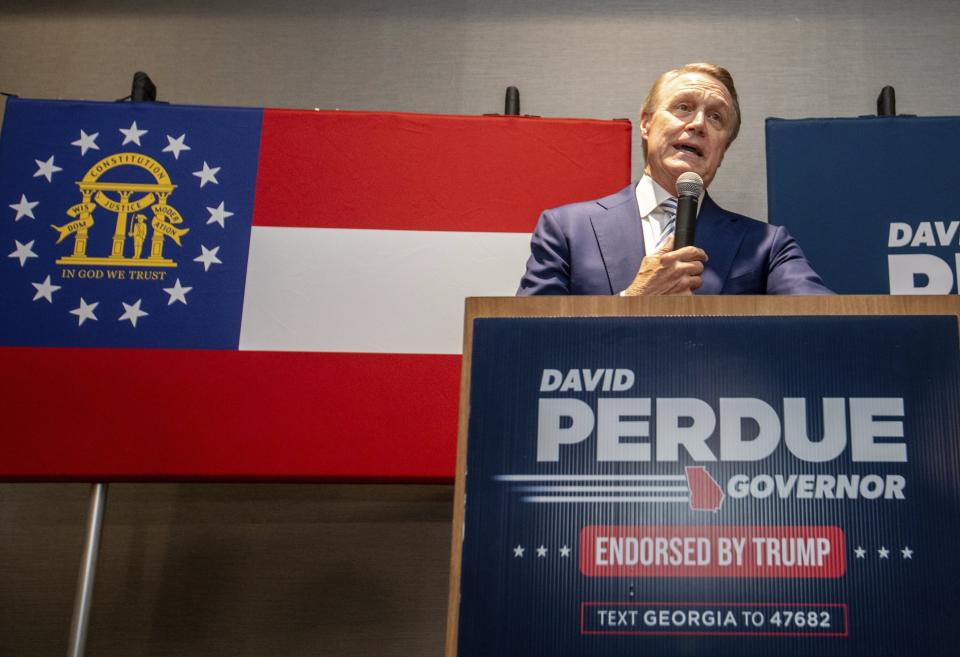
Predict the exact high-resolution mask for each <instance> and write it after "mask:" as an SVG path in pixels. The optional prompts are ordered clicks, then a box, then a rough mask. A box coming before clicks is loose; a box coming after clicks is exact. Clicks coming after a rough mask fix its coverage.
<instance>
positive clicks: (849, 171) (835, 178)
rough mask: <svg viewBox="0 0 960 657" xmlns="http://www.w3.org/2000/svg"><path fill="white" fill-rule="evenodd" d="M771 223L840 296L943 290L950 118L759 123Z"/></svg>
mask: <svg viewBox="0 0 960 657" xmlns="http://www.w3.org/2000/svg"><path fill="white" fill-rule="evenodd" d="M766 136H767V203H768V216H769V220H770V223H772V224H778V225H783V226H786V227H787V228H788V229H789V230H790V232H791V233H792V234H793V235H794V237H796V238H797V241H798V242H799V244H800V246H801V247H802V248H803V251H804V253H805V254H806V255H807V257H808V259H809V260H810V262H811V263H812V264H813V266H814V268H815V269H816V270H817V272H818V273H819V274H820V275H821V276H822V277H823V279H824V281H825V282H826V284H827V285H828V286H829V287H830V288H831V289H833V290H835V291H836V292H839V293H842V294H888V293H890V294H950V293H955V292H956V291H957V277H958V273H960V267H958V264H960V247H958V243H960V212H958V211H957V209H956V206H957V200H956V193H955V191H954V189H955V187H956V184H955V181H954V175H955V174H954V173H953V166H952V158H953V155H952V154H953V153H954V152H956V151H957V149H958V147H960V118H957V117H906V116H898V117H862V118H848V119H804V120H783V119H767V123H766Z"/></svg>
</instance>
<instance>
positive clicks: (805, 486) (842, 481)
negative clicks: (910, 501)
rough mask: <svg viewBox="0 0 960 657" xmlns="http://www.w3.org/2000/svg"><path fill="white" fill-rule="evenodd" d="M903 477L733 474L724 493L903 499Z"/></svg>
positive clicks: (763, 497) (760, 496)
mask: <svg viewBox="0 0 960 657" xmlns="http://www.w3.org/2000/svg"><path fill="white" fill-rule="evenodd" d="M906 487H907V480H906V479H905V478H904V477H903V476H902V475H896V474H888V475H883V476H881V475H877V474H867V475H859V474H852V475H845V474H838V475H828V474H819V475H812V474H802V475H796V474H791V475H782V474H776V475H768V474H761V475H757V476H755V477H750V476H748V475H745V474H738V475H734V476H732V477H731V478H730V481H729V482H727V494H728V495H729V496H730V497H732V498H734V499H743V498H745V497H752V498H755V499H765V498H767V497H770V496H774V495H775V496H776V497H779V498H780V499H788V498H796V499H801V500H803V499H816V500H843V499H850V500H854V499H861V498H862V499H866V500H876V499H879V498H881V497H882V498H883V499H885V500H903V499H906V496H905V495H904V489H905V488H906Z"/></svg>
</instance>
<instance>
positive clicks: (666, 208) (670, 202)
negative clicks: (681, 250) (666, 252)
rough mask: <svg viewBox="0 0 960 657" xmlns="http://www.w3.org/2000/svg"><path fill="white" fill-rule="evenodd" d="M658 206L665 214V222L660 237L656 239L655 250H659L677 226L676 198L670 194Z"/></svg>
mask: <svg viewBox="0 0 960 657" xmlns="http://www.w3.org/2000/svg"><path fill="white" fill-rule="evenodd" d="M660 208H662V209H663V212H664V214H666V215H667V223H665V224H664V225H663V232H661V233H660V239H658V240H657V246H656V248H655V249H654V250H655V251H659V250H660V249H661V248H662V247H663V245H664V244H666V242H667V240H668V239H670V236H671V235H673V231H674V230H675V229H676V227H677V199H675V198H674V197H672V196H671V197H670V198H668V199H667V200H666V201H664V202H663V203H661V204H660Z"/></svg>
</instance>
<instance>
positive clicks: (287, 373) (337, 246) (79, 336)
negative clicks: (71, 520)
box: [0, 99, 630, 480]
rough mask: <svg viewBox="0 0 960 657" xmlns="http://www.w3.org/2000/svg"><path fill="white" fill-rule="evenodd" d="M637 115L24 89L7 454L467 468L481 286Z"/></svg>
mask: <svg viewBox="0 0 960 657" xmlns="http://www.w3.org/2000/svg"><path fill="white" fill-rule="evenodd" d="M629 149H630V125H629V123H628V122H625V121H590V120H543V119H536V118H524V117H509V118H508V117H456V116H427V115H414V114H385V113H367V112H319V111H313V112H310V111H301V110H263V109H242V108H206V107H190V106H172V105H163V104H154V103H94V102H75V101H71V102H55V101H34V100H21V99H10V100H8V102H7V107H6V112H5V116H4V127H3V133H2V141H0V210H2V213H0V318H2V321H0V360H2V361H3V362H4V365H3V369H4V372H5V374H6V375H7V379H8V380H9V381H16V382H17V383H16V384H15V385H14V386H13V387H14V391H13V393H12V395H11V396H10V397H9V399H8V401H9V402H10V408H14V409H17V410H16V412H15V413H14V414H13V416H14V417H13V420H12V427H11V428H12V431H11V434H10V435H12V436H15V439H13V440H8V441H4V442H3V443H0V476H6V477H8V478H11V477H12V478H25V479H29V478H49V477H56V478H66V479H70V478H90V477H94V476H97V477H104V478H126V477H131V478H137V477H160V478H170V477H207V476H213V477H216V476H230V477H248V478H278V477H343V478H353V479H356V478H361V479H362V478H367V477H386V478H392V479H420V480H446V479H448V478H449V477H451V476H452V473H453V461H454V458H453V455H454V443H455V435H456V406H457V388H458V375H459V356H458V354H459V353H460V351H461V340H462V338H461V335H462V333H461V323H462V316H463V299H464V297H466V296H499V295H512V294H513V293H514V291H515V289H516V286H517V284H518V281H519V278H520V275H521V274H522V272H523V266H524V262H525V260H526V257H527V255H528V253H529V250H528V243H529V233H530V230H531V229H532V228H533V225H534V224H535V221H536V217H537V215H538V213H539V212H540V211H541V210H542V209H543V208H545V207H550V206H556V205H559V204H562V203H565V202H570V201H575V200H582V199H585V198H592V197H599V196H602V195H605V194H607V193H610V192H612V191H616V190H617V189H618V188H620V187H622V186H623V185H624V184H626V182H627V180H628V179H629V166H630V164H629V160H630V150H629Z"/></svg>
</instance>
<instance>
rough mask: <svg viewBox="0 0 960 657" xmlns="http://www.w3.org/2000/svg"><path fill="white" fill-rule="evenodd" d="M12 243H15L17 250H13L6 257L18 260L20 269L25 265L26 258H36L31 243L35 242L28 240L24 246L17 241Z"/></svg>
mask: <svg viewBox="0 0 960 657" xmlns="http://www.w3.org/2000/svg"><path fill="white" fill-rule="evenodd" d="M13 241H14V242H15V243H16V245H17V248H16V250H14V252H13V253H11V254H10V255H8V256H7V257H8V258H18V259H19V260H20V267H21V268H22V267H23V266H24V265H25V264H27V258H36V257H37V254H36V253H34V252H33V243H34V242H36V240H30V241H29V242H27V243H26V244H21V243H20V242H19V241H17V240H13Z"/></svg>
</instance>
